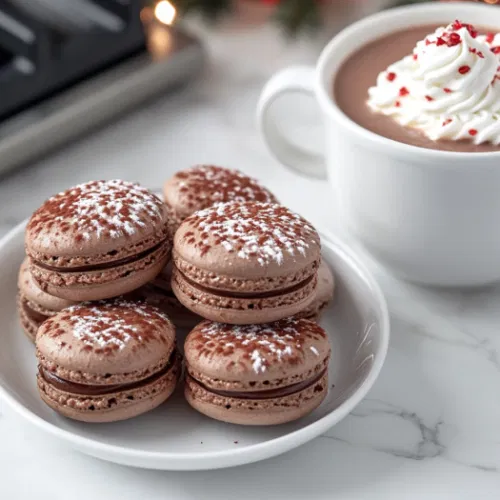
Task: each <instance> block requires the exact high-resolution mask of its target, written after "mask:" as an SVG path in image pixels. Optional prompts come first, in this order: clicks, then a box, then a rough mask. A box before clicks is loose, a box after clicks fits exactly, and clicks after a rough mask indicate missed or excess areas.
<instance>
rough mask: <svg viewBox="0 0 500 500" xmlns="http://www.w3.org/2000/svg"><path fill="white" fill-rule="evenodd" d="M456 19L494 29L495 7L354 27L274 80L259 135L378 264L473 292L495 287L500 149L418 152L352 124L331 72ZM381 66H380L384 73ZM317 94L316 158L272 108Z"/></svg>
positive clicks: (400, 12)
mask: <svg viewBox="0 0 500 500" xmlns="http://www.w3.org/2000/svg"><path fill="white" fill-rule="evenodd" d="M456 18H459V19H460V20H462V21H464V22H467V23H472V24H475V25H477V26H483V27H494V28H496V31H500V6H499V7H497V6H488V5H484V4H476V3H466V2H464V3H460V4H459V3H438V2H435V3H425V4H420V5H412V6H408V7H402V8H397V9H392V10H387V11H384V12H381V13H378V14H376V15H373V16H371V17H368V18H366V19H364V20H362V21H359V22H357V23H355V24H353V25H351V26H350V27H349V28H347V29H345V30H344V31H342V32H341V33H340V34H339V35H337V36H336V37H335V38H334V39H333V40H332V41H331V42H330V44H329V45H328V46H327V47H326V48H325V49H324V51H323V53H322V55H321V57H320V59H319V62H318V64H317V66H316V68H310V67H292V68H288V69H285V70H284V71H282V72H280V73H278V74H277V75H275V76H274V77H273V78H272V79H271V80H270V81H269V83H268V84H267V86H266V87H265V89H264V91H263V93H262V96H261V99H260V103H259V106H258V120H259V126H260V129H261V132H262V135H263V137H264V139H265V141H266V143H267V145H268V147H269V149H270V150H271V152H272V153H273V154H274V155H275V156H276V158H277V159H278V160H279V161H280V162H281V163H283V164H284V165H286V166H288V167H290V168H292V169H294V170H296V171H299V172H301V173H304V174H308V175H312V176H315V177H324V176H325V175H326V173H327V176H328V180H329V182H330V185H331V187H332V189H333V190H334V195H333V200H334V202H332V201H330V200H328V201H327V200H325V202H324V203H325V204H326V203H331V206H330V207H327V209H329V210H332V212H333V211H338V213H339V217H340V220H341V223H342V225H343V226H344V227H345V228H346V229H347V230H348V231H349V232H350V233H351V234H353V235H354V236H355V237H356V238H357V239H358V240H359V241H360V242H361V243H362V245H363V246H364V247H365V248H366V249H367V250H368V251H369V252H370V253H371V254H372V255H373V256H374V257H375V258H376V259H377V260H378V261H379V262H381V263H382V264H384V265H385V266H386V267H388V268H389V269H390V270H392V271H393V272H394V273H395V274H397V275H398V276H400V277H403V278H405V279H408V280H410V281H414V282H419V283H425V284H429V285H438V286H478V285H484V284H487V283H493V282H497V281H500V151H497V152H491V153H461V152H448V151H438V150H430V149H423V148H418V147H415V146H411V145H407V144H403V143H399V142H395V141H392V140H390V139H387V138H385V137H381V136H379V135H377V134H375V133H373V132H370V131H368V130H366V129H364V128H362V127H361V126H359V125H357V124H356V123H354V122H353V121H352V120H350V118H348V117H347V116H346V115H345V114H344V113H343V112H342V111H341V110H340V108H339V107H338V106H337V104H336V103H335V100H334V99H333V97H332V88H333V80H334V78H335V75H336V73H337V71H338V69H339V67H340V66H341V64H342V62H343V61H345V59H346V58H347V57H349V55H350V54H352V53H353V52H355V51H356V50H357V49H359V48H361V47H362V46H364V45H365V44H367V43H369V42H370V41H373V40H375V39H378V38H380V37H382V36H384V35H387V34H390V33H392V32H394V31H397V30H401V29H404V28H406V27H412V26H419V25H425V24H441V25H447V24H449V23H450V22H452V21H453V20H455V19H456ZM384 69H385V68H380V70H381V71H382V70H384ZM297 92H299V93H305V94H308V95H311V96H314V97H315V100H316V102H317V103H318V104H319V108H320V111H321V115H322V116H323V121H324V129H325V148H324V149H325V150H324V151H323V152H318V153H317V154H313V153H310V152H307V151H306V150H305V149H303V148H301V147H300V145H297V144H293V143H292V142H291V141H290V140H289V139H287V138H286V137H285V134H284V133H283V127H281V126H280V123H279V122H277V120H276V119H275V118H273V116H274V115H273V114H272V113H270V109H271V107H272V105H273V103H274V102H275V101H276V100H277V99H278V98H279V97H281V96H283V95H284V94H293V93H297Z"/></svg>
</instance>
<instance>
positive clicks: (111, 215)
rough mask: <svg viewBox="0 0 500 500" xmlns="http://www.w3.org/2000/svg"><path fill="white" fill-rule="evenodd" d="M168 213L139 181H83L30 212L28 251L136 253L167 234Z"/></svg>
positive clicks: (108, 256) (119, 255)
mask: <svg viewBox="0 0 500 500" xmlns="http://www.w3.org/2000/svg"><path fill="white" fill-rule="evenodd" d="M169 214H170V210H169V208H168V207H167V206H166V205H165V204H164V203H163V202H162V201H161V200H160V199H159V198H158V197H157V196H156V195H154V194H153V193H152V192H150V191H148V190H147V189H145V188H143V187H141V186H139V185H137V184H132V183H129V182H125V181H118V180H115V181H93V182H89V183H86V184H81V185H79V186H75V187H73V188H70V189H68V190H67V191H64V192H62V193H59V194H57V195H55V196H54V197H52V198H51V199H49V200H47V201H46V202H45V203H44V204H43V205H42V206H41V207H40V208H39V209H38V210H37V211H36V212H35V213H34V214H33V215H32V217H31V218H30V220H29V222H28V225H27V229H26V240H25V241H26V249H27V253H28V255H30V256H31V257H36V256H37V254H40V256H42V255H46V256H58V257H67V258H71V257H82V256H95V255H96V254H97V255H99V256H100V259H101V260H102V261H110V260H113V259H119V258H123V257H124V256H126V255H134V254H135V253H137V252H138V251H140V250H139V249H138V248H136V246H137V245H138V246H139V247H142V246H143V242H144V241H145V240H149V247H152V246H153V245H154V244H156V243H157V242H158V241H160V240H162V239H164V238H166V237H167V235H168V231H167V228H168V224H169ZM122 250H123V252H121V251H122ZM75 265H78V264H77V263H76V262H75Z"/></svg>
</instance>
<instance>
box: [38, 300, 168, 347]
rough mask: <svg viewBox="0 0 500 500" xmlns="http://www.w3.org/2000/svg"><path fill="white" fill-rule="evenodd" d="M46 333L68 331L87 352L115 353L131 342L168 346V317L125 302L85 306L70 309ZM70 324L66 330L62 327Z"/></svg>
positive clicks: (54, 334)
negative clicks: (166, 333)
mask: <svg viewBox="0 0 500 500" xmlns="http://www.w3.org/2000/svg"><path fill="white" fill-rule="evenodd" d="M49 322H51V324H50V325H48V326H50V327H49V328H46V332H48V334H49V335H50V336H52V337H58V336H60V335H62V334H64V333H65V332H66V331H68V326H69V330H70V331H71V334H72V335H73V336H74V337H75V338H76V339H78V340H79V341H81V343H82V345H83V350H86V351H93V352H96V353H105V354H111V353H113V352H116V351H121V350H123V349H125V347H127V345H128V344H130V343H131V342H132V343H133V344H134V346H139V347H140V346H145V345H146V344H148V343H150V342H156V343H160V342H161V343H166V342H168V339H167V338H166V337H165V332H166V331H167V330H168V325H167V324H166V322H168V318H167V316H165V315H164V314H162V313H161V312H160V311H159V310H157V309H156V308H154V307H151V306H149V305H147V304H143V303H136V302H129V301H125V300H121V299H117V300H111V301H99V302H93V303H83V304H79V305H76V306H72V307H69V308H67V309H65V310H64V311H62V312H61V313H59V314H58V315H57V316H55V317H54V318H52V319H50V320H49ZM63 324H64V325H66V324H68V326H65V327H64V328H63V327H61V325H63Z"/></svg>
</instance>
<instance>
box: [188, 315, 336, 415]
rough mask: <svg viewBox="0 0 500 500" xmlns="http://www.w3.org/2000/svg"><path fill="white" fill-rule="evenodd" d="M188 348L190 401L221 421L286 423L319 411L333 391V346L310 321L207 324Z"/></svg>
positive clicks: (193, 336) (192, 337)
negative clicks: (330, 366) (330, 382)
mask: <svg viewBox="0 0 500 500" xmlns="http://www.w3.org/2000/svg"><path fill="white" fill-rule="evenodd" d="M184 350H185V358H186V370H187V375H186V382H185V395H186V399H187V401H188V403H189V404H190V405H191V406H192V407H193V408H195V409H196V410H198V411H199V412H200V413H203V414H205V415H207V416H209V417H211V418H214V419H216V420H222V421H224V422H229V423H233V424H243V425H274V424H282V423H285V422H290V421H292V420H297V419H298V418H301V417H303V416H305V415H307V414H308V413H310V412H311V411H313V410H314V409H315V408H317V407H318V406H319V405H320V404H321V402H322V401H323V400H324V398H325V397H326V395H327V393H328V362H329V359H330V344H329V342H328V338H327V335H326V333H325V331H324V330H323V329H322V328H321V327H320V326H318V325H317V324H316V323H314V322H312V321H308V320H306V319H295V318H288V319H285V320H281V321H277V322H275V323H270V324H266V325H246V326H235V325H227V324H220V323H212V322H210V321H204V322H203V323H200V324H199V325H198V326H196V327H195V328H194V330H193V331H192V332H191V333H190V334H189V335H188V337H187V339H186V343H185V346H184Z"/></svg>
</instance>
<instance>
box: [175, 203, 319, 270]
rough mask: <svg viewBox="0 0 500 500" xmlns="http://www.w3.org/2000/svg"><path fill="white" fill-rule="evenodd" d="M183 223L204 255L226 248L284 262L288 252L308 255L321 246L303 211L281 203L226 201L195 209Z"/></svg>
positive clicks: (248, 256)
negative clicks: (302, 214) (291, 209)
mask: <svg viewBox="0 0 500 500" xmlns="http://www.w3.org/2000/svg"><path fill="white" fill-rule="evenodd" d="M184 224H185V225H186V226H188V227H189V229H190V230H188V231H185V233H184V239H185V240H186V242H187V243H188V244H190V245H194V246H195V247H196V248H198V249H199V250H200V252H201V254H202V255H204V254H206V253H208V252H210V250H212V249H213V248H221V247H222V248H224V249H225V250H226V251H227V252H228V253H233V254H236V255H237V256H238V257H240V258H241V259H253V260H255V261H256V262H258V263H259V264H260V265H261V266H265V265H267V264H269V263H272V262H275V263H278V264H280V265H281V264H282V263H283V262H284V259H285V257H286V255H289V256H296V255H299V254H300V255H305V254H306V252H307V250H308V249H309V248H311V247H317V248H319V246H320V240H319V236H318V233H317V232H316V230H315V229H314V227H313V226H312V225H311V224H310V223H309V222H307V221H306V220H305V219H303V218H302V217H301V216H300V215H298V214H296V213H294V212H291V211H290V210H288V209H287V208H286V207H283V206H281V205H275V204H269V203H257V202H243V203H235V202H232V203H224V204H219V205H216V206H214V207H211V208H208V209H205V210H201V211H199V212H196V213H195V214H193V215H192V216H191V217H188V218H187V219H186V220H185V221H184Z"/></svg>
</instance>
